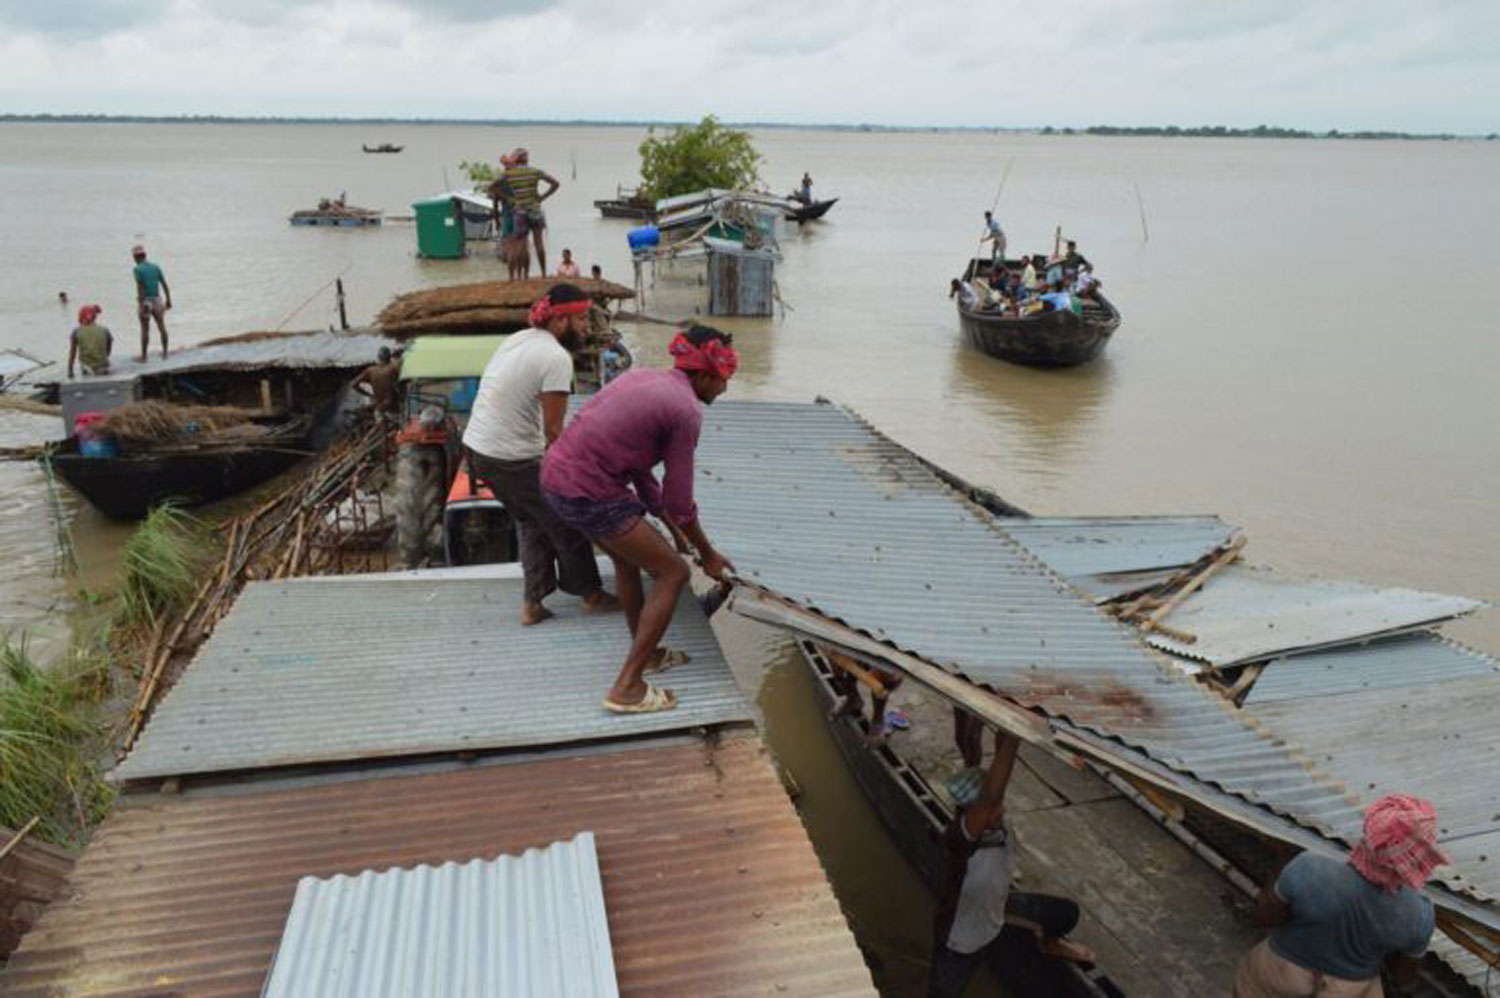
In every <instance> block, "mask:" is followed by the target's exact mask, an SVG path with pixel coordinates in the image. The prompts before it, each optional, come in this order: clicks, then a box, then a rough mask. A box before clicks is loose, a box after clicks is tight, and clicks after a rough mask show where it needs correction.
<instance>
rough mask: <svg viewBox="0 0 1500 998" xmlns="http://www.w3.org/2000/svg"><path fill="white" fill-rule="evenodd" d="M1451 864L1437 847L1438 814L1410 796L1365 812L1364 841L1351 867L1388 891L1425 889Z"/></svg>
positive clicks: (1380, 803)
mask: <svg viewBox="0 0 1500 998" xmlns="http://www.w3.org/2000/svg"><path fill="white" fill-rule="evenodd" d="M1446 862H1448V857H1447V855H1445V854H1444V853H1443V851H1442V850H1441V849H1439V848H1438V844H1437V811H1435V810H1434V809H1433V807H1432V805H1431V804H1430V803H1428V802H1427V801H1425V800H1422V799H1421V798H1419V797H1409V796H1407V795H1406V794H1391V795H1390V796H1388V797H1382V798H1380V800H1378V801H1376V802H1375V803H1374V804H1371V805H1370V809H1369V810H1368V811H1366V812H1365V829H1364V837H1363V838H1361V839H1360V840H1359V845H1357V846H1355V847H1354V852H1352V853H1350V855H1349V863H1350V865H1351V866H1353V867H1354V868H1355V869H1356V870H1358V871H1359V872H1360V875H1361V876H1363V877H1364V878H1365V879H1366V880H1368V881H1370V883H1372V884H1375V885H1376V886H1377V887H1380V888H1382V889H1384V890H1386V891H1397V890H1400V889H1401V888H1402V887H1421V886H1422V885H1423V884H1425V883H1426V882H1427V878H1428V877H1429V876H1430V875H1431V874H1432V871H1433V868H1434V867H1437V866H1440V865H1442V864H1443V863H1446Z"/></svg>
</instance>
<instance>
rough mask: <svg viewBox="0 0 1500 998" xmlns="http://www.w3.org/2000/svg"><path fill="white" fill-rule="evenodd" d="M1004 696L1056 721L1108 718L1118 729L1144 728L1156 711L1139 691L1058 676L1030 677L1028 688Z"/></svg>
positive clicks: (1118, 685) (1110, 682) (1117, 685)
mask: <svg viewBox="0 0 1500 998" xmlns="http://www.w3.org/2000/svg"><path fill="white" fill-rule="evenodd" d="M1002 695H1003V696H1006V697H1009V698H1011V699H1013V700H1016V701H1017V702H1019V703H1022V704H1024V705H1026V706H1028V707H1035V708H1037V709H1039V710H1042V711H1043V712H1045V713H1047V714H1051V715H1053V716H1056V717H1066V718H1068V719H1069V720H1072V721H1078V722H1088V721H1094V720H1098V719H1100V718H1102V717H1108V718H1110V719H1111V721H1112V722H1113V723H1114V724H1116V725H1124V726H1128V725H1135V724H1145V723H1147V722H1149V721H1152V720H1153V719H1154V718H1155V716H1156V707H1155V705H1153V704H1152V703H1151V701H1150V700H1148V699H1146V698H1145V697H1143V696H1142V695H1141V693H1140V691H1139V690H1136V689H1133V688H1131V687H1129V686H1124V685H1122V684H1121V683H1119V682H1117V681H1115V680H1113V679H1106V680H1095V681H1077V680H1072V679H1064V678H1061V677H1058V676H1055V675H1045V676H1028V677H1027V680H1026V684H1025V685H1024V686H1021V687H1019V688H1016V689H1007V690H1004V691H1002Z"/></svg>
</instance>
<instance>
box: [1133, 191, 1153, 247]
mask: <svg viewBox="0 0 1500 998" xmlns="http://www.w3.org/2000/svg"><path fill="white" fill-rule="evenodd" d="M1130 183H1131V186H1133V187H1134V188H1135V204H1136V207H1137V208H1139V209H1140V210H1141V242H1143V243H1149V242H1150V241H1151V233H1149V232H1147V231H1146V202H1145V199H1143V198H1142V197H1141V185H1140V184H1137V183H1136V182H1135V181H1134V180H1132V181H1131V182H1130Z"/></svg>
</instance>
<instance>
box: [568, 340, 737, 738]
mask: <svg viewBox="0 0 1500 998" xmlns="http://www.w3.org/2000/svg"><path fill="white" fill-rule="evenodd" d="M671 354H672V358H673V366H672V369H671V370H666V371H664V370H641V369H637V370H633V371H627V372H625V373H624V374H622V375H620V376H619V377H618V378H616V379H615V380H614V381H612V382H610V383H609V385H608V386H606V387H605V388H604V389H603V390H602V391H600V392H599V393H598V394H597V395H595V396H594V397H593V398H592V399H591V400H590V401H589V403H588V404H587V405H585V406H584V407H583V409H582V411H580V412H579V413H578V415H577V416H576V417H574V419H573V421H572V422H571V423H570V424H568V427H567V428H566V429H565V430H563V434H562V436H561V437H559V438H558V440H557V442H556V443H554V444H553V445H552V447H551V448H550V449H549V450H548V451H547V455H546V457H545V458H543V460H542V492H543V495H544V496H545V497H546V500H547V503H548V505H550V506H551V507H552V510H553V512H555V513H556V514H557V517H558V519H560V520H562V521H563V522H564V523H565V524H567V525H568V526H570V527H572V528H574V529H575V530H577V531H579V532H580V533H582V534H583V535H584V536H586V537H588V538H590V539H591V540H593V541H594V542H595V543H596V544H598V545H599V546H600V547H602V548H604V550H605V551H606V552H607V553H608V554H609V556H610V558H611V559H612V560H613V561H614V563H615V585H616V593H617V595H618V596H619V599H620V602H621V603H622V604H624V606H625V617H626V620H627V622H628V623H629V625H630V633H631V644H630V652H629V654H628V655H627V656H626V659H625V665H624V666H623V667H622V668H621V669H620V674H619V676H618V677H617V678H616V679H615V683H614V686H612V687H610V690H609V693H608V695H606V696H605V698H604V707H605V709H607V710H611V711H614V712H615V713H620V714H640V713H648V712H651V711H659V710H671V709H672V708H673V707H675V706H677V698H676V697H675V696H674V695H673V694H672V691H671V690H668V689H664V688H661V687H657V686H655V685H653V684H651V683H649V682H647V681H646V680H645V678H644V677H645V674H646V673H648V672H662V671H665V669H666V668H668V667H670V666H671V665H672V664H673V657H674V656H673V655H671V654H670V653H669V652H668V651H667V650H666V649H663V648H662V647H660V644H661V639H662V635H663V634H665V633H666V630H667V624H668V623H670V622H671V619H672V612H673V610H674V609H675V608H676V606H677V600H678V598H679V597H680V596H681V595H682V590H683V587H684V586H686V585H687V582H688V575H689V570H688V566H687V562H685V561H684V560H683V559H682V557H681V555H679V554H678V553H677V552H676V551H674V550H673V549H672V546H671V545H670V544H668V543H667V540H666V538H664V537H663V536H662V535H661V533H660V532H659V531H657V530H656V529H655V528H653V527H652V526H651V525H650V524H648V523H646V522H645V516H646V514H647V513H650V514H652V515H654V516H656V517H658V518H660V519H661V520H663V521H665V522H666V524H667V525H668V527H669V528H671V529H672V530H673V533H674V534H680V535H681V537H683V538H685V539H686V541H688V542H690V543H691V544H692V546H693V547H694V548H696V549H697V551H698V557H699V559H700V561H701V563H702V565H703V570H704V571H705V572H706V573H708V575H709V576H710V577H712V578H714V579H716V580H719V581H721V582H722V581H724V577H725V574H726V573H728V572H732V571H733V570H734V566H733V565H732V564H730V562H729V559H728V558H725V557H724V556H723V555H722V554H720V553H719V552H718V551H717V550H715V549H714V546H713V545H712V544H711V543H710V542H709V540H708V537H707V535H705V534H704V532H703V527H702V524H700V523H699V522H698V506H697V504H696V503H695V502H694V501H693V454H694V451H695V450H696V448H697V446H698V434H699V431H700V430H701V429H702V426H703V409H702V406H703V405H707V404H709V403H711V402H713V400H714V399H716V398H718V397H719V396H720V395H721V394H723V392H724V389H725V388H726V387H727V386H728V382H729V379H730V377H731V376H733V374H734V371H735V368H736V367H737V366H738V363H739V360H738V357H737V356H736V355H735V352H734V348H733V347H731V346H730V338H729V336H728V335H726V334H725V333H721V332H719V330H717V329H712V328H710V327H708V326H693V327H691V328H689V329H687V330H685V331H683V332H680V333H678V334H677V337H676V339H674V340H673V341H672V346H671ZM658 464H661V465H663V466H664V468H665V471H664V474H663V476H662V480H661V482H660V483H658V482H657V480H656V478H655V476H654V475H653V474H652V469H653V468H655V467H656V466H657V465H658ZM684 550H685V549H684ZM642 571H645V572H647V573H648V574H649V575H650V576H651V580H652V585H651V595H650V596H649V597H644V596H643V590H642V585H641V572H642Z"/></svg>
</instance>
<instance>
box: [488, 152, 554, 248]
mask: <svg viewBox="0 0 1500 998" xmlns="http://www.w3.org/2000/svg"><path fill="white" fill-rule="evenodd" d="M510 155H511V159H512V163H511V165H510V166H507V167H506V168H505V172H504V173H503V174H501V178H502V179H503V180H504V181H505V183H506V185H507V186H508V187H509V188H510V192H511V196H512V197H513V198H514V199H515V212H516V238H518V239H520V240H521V241H522V244H523V245H524V244H525V240H526V236H527V234H528V233H530V235H531V239H532V242H533V244H534V245H535V246H536V262H537V264H538V266H540V268H541V271H540V272H541V273H543V274H545V273H546V272H547V245H546V231H547V213H546V212H544V211H542V202H543V201H545V200H547V199H548V198H550V197H551V196H552V195H554V194H556V193H557V189H558V188H559V187H561V186H562V184H560V183H558V181H557V178H556V177H554V176H552V175H551V174H550V173H547V172H546V171H544V170H539V169H537V168H536V167H534V166H532V165H531V153H530V152H528V151H527V150H526V149H524V148H521V149H517V150H515V152H513V153H511V154H510ZM542 184H546V185H547V189H546V190H545V191H543V190H541V189H540V188H541V185H542Z"/></svg>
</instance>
